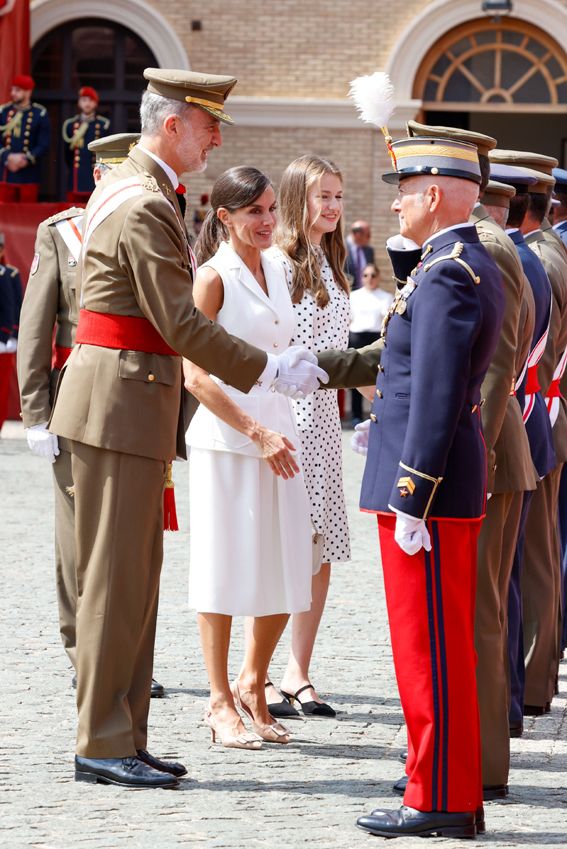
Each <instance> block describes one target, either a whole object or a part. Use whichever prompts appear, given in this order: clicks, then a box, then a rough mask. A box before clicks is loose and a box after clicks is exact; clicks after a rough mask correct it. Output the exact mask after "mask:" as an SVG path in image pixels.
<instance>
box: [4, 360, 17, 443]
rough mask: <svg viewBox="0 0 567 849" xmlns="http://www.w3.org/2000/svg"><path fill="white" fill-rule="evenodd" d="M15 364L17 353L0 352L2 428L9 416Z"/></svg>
mask: <svg viewBox="0 0 567 849" xmlns="http://www.w3.org/2000/svg"><path fill="white" fill-rule="evenodd" d="M15 365H16V355H15V354H0V430H1V429H2V425H3V424H4V422H5V421H6V418H7V417H8V401H9V398H10V383H11V380H12V373H13V371H14V367H15Z"/></svg>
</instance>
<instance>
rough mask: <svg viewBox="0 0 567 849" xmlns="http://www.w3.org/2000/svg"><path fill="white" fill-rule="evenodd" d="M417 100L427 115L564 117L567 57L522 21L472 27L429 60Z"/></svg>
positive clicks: (443, 42) (460, 30)
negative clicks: (493, 112) (448, 111)
mask: <svg viewBox="0 0 567 849" xmlns="http://www.w3.org/2000/svg"><path fill="white" fill-rule="evenodd" d="M414 96H415V97H417V98H419V99H421V100H422V101H423V108H424V109H425V110H435V109H439V108H440V104H443V105H444V108H448V107H450V108H452V109H459V108H461V109H463V110H467V111H470V112H472V111H475V110H476V111H488V110H490V109H491V108H492V109H494V108H500V109H504V110H509V111H516V112H517V111H531V112H533V111H537V110H538V107H539V108H540V109H541V108H542V107H545V111H546V112H550V111H555V112H561V111H564V110H565V108H566V104H567V55H566V54H565V52H564V50H562V49H561V47H560V46H559V45H558V44H557V43H556V42H555V41H554V40H553V39H552V38H551V37H550V36H549V35H547V34H546V33H544V32H543V31H542V30H540V29H539V28H537V27H535V26H532V25H530V24H527V23H526V22H524V21H520V20H517V19H509V18H507V19H502V20H500V21H499V22H498V23H496V22H494V21H490V20H476V21H471V22H469V23H467V24H464V25H463V26H460V27H457V28H456V29H453V30H451V31H450V32H449V33H447V34H446V35H445V36H444V37H443V38H442V39H440V40H439V42H438V43H437V45H436V46H435V49H434V50H433V51H432V52H431V53H430V54H429V55H428V56H427V57H426V59H425V60H424V62H423V64H422V66H421V68H420V70H419V72H418V74H417V76H416V81H415V86H414Z"/></svg>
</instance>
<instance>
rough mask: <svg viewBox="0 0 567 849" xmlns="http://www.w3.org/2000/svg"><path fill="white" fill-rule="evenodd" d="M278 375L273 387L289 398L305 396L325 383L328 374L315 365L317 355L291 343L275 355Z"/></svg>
mask: <svg viewBox="0 0 567 849" xmlns="http://www.w3.org/2000/svg"><path fill="white" fill-rule="evenodd" d="M277 363H278V376H277V377H276V379H275V381H274V383H273V387H274V389H275V390H276V392H280V393H281V394H282V395H287V396H288V397H289V398H295V399H300V398H305V397H306V396H307V395H310V394H311V392H314V391H315V390H316V389H318V388H319V381H320V382H321V383H327V381H328V380H329V375H328V374H327V372H326V371H323V369H322V368H319V366H318V365H317V357H316V356H315V354H312V353H311V351H308V350H307V348H302V347H301V346H299V345H292V347H291V348H287V350H285V351H284V352H283V353H282V354H280V355H279V356H278V357H277Z"/></svg>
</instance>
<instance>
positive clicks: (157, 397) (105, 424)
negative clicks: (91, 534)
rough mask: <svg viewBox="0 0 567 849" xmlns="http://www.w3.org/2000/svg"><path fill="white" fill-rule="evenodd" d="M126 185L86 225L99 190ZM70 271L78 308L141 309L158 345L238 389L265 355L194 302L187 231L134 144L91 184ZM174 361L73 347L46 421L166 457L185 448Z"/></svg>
mask: <svg viewBox="0 0 567 849" xmlns="http://www.w3.org/2000/svg"><path fill="white" fill-rule="evenodd" d="M124 180H128V181H130V183H131V184H135V187H136V190H137V193H135V194H134V195H133V196H132V197H129V199H128V200H126V201H125V202H124V203H122V204H121V205H120V206H118V208H117V209H115V211H114V212H112V213H111V214H110V215H108V216H107V217H106V218H104V220H103V221H102V223H100V224H99V225H98V226H97V227H96V228H95V229H94V230H93V231H92V235H90V236H89V235H88V233H89V212H90V211H91V210H92V209H93V208H95V207H96V206H97V205H98V199H99V197H100V195H101V194H102V193H103V192H104V191H105V189H106V188H108V189H109V190H111V191H112V192H116V191H117V190H118V189H119V188H120V186H122V185H124V184H123V183H122V182H121V181H124ZM83 238H87V239H88V241H87V242H86V246H85V252H84V258H83V263H82V265H81V266H80V271H79V275H78V280H77V282H78V287H79V288H78V291H80V302H81V306H84V308H86V309H87V310H92V311H94V312H102V313H111V314H115V315H129V316H138V317H145V318H146V319H148V320H149V321H150V322H151V324H152V325H153V326H154V328H155V329H156V330H157V331H158V332H159V333H160V335H161V336H162V337H163V339H164V340H165V341H166V343H167V344H168V345H169V346H170V347H171V348H172V349H173V350H174V351H177V352H178V353H179V355H180V356H185V357H187V358H188V359H190V360H192V361H193V362H195V363H196V364H197V365H199V366H201V367H202V368H204V369H205V370H206V371H208V372H211V373H212V374H216V375H217V376H218V377H220V378H221V379H222V380H224V381H225V382H226V383H229V384H230V385H232V386H235V387H236V388H237V389H240V390H242V391H243V392H247V391H249V390H250V388H251V387H252V386H253V385H254V383H255V382H256V381H257V379H258V378H259V376H260V375H261V374H262V372H263V370H264V368H265V366H266V353H265V352H264V351H260V350H259V349H257V348H254V347H253V346H251V345H247V344H245V343H244V342H242V341H241V340H239V339H236V338H235V337H232V336H230V335H229V334H228V333H226V331H225V330H223V329H222V328H221V327H219V326H218V325H216V324H215V323H214V322H212V321H209V320H208V319H207V318H205V316H204V315H203V314H202V313H200V312H199V311H198V310H197V309H196V308H195V306H194V303H193V297H192V272H191V258H190V254H189V246H188V242H187V234H186V231H185V226H184V224H183V221H182V218H181V213H180V210H179V206H178V204H177V199H176V195H175V192H174V191H173V187H172V185H171V182H170V181H169V178H168V177H167V176H166V174H165V172H164V171H163V169H162V168H161V167H160V166H159V165H158V164H157V163H156V162H155V161H154V160H153V159H152V158H151V157H149V156H147V155H146V154H145V153H144V152H143V151H141V150H139V149H136V148H134V150H132V152H131V153H130V155H129V157H128V159H127V160H126V161H125V162H124V163H123V164H122V165H118V166H117V167H116V168H114V169H113V170H112V172H111V173H109V174H108V176H107V177H105V178H104V179H103V180H102V181H101V182H100V183H99V184H98V185H97V188H96V189H95V191H94V193H93V196H92V198H91V200H90V201H89V204H88V206H87V218H86V222H85V227H84V233H83ZM181 389H182V370H181V360H180V358H179V357H175V356H165V355H158V354H148V353H142V352H140V351H126V350H118V349H114V348H106V347H101V346H98V345H85V344H80V345H76V346H75V347H74V349H73V352H72V354H71V356H70V357H69V360H68V361H67V364H66V366H65V368H64V369H63V370H62V374H61V379H60V382H59V388H58V393H57V397H56V400H55V407H54V411H53V413H52V417H51V422H50V429H51V430H52V431H53V432H54V433H57V434H59V435H61V436H64V437H67V438H69V439H72V440H76V441H78V442H83V443H85V444H87V445H93V446H96V447H100V448H107V449H110V450H113V451H121V452H125V453H127V454H136V455H139V456H144V457H151V458H154V459H160V460H170V459H171V458H173V457H175V455H176V445H177V453H178V455H179V456H182V457H184V456H185V430H186V426H187V423H186V422H185V421H184V420H183V415H182V408H181Z"/></svg>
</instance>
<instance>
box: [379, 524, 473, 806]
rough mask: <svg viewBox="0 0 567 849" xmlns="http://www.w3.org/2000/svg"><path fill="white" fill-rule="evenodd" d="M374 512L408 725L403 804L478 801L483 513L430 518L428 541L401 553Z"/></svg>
mask: <svg viewBox="0 0 567 849" xmlns="http://www.w3.org/2000/svg"><path fill="white" fill-rule="evenodd" d="M395 524H396V517H395V516H394V515H389V514H388V515H386V514H385V515H379V516H378V533H379V538H380V549H381V553H382V568H383V571H384V585H385V590H386V604H387V608H388V620H389V624H390V635H391V640H392V653H393V656H394V666H395V670H396V678H397V682H398V689H399V693H400V700H401V703H402V709H403V712H404V717H405V720H406V724H407V730H408V750H409V755H408V761H407V764H406V772H407V773H408V777H409V781H408V785H407V790H406V792H405V796H404V804H405V805H408V806H409V807H411V808H417V810H420V811H475V810H476V809H477V808H478V807H480V806H481V805H482V777H481V749H480V725H479V713H478V701H477V692H476V673H475V666H476V655H475V649H474V608H475V594H476V558H477V538H478V533H479V530H480V524H481V522H480V520H476V521H473V520H471V521H469V520H461V521H451V520H448V519H434V520H431V519H430V520H428V521H427V528H428V530H429V533H430V535H431V545H432V550H431V551H430V552H427V551H425V550H424V549H422V550H421V551H419V552H418V553H417V554H415V555H413V556H410V555H408V554H405V552H403V551H402V549H401V548H400V547H399V546H398V544H397V543H396V541H395V540H394V530H395Z"/></svg>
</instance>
